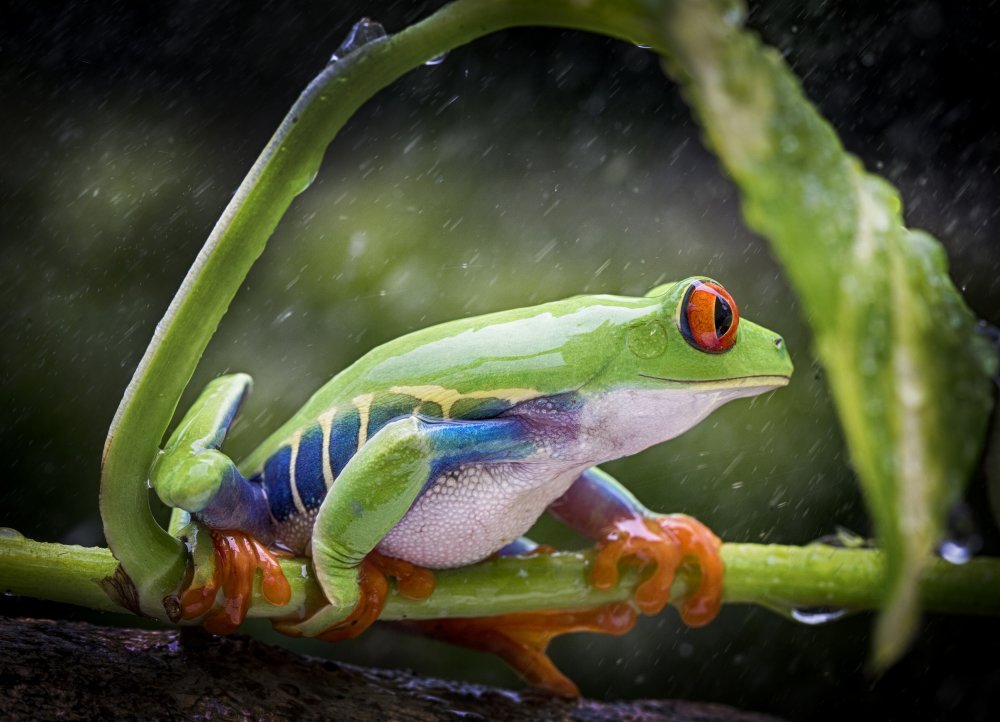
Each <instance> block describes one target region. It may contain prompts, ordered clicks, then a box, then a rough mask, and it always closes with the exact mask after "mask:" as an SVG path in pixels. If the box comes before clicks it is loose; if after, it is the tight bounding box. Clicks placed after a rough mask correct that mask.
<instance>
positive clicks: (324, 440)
mask: <svg viewBox="0 0 1000 722" xmlns="http://www.w3.org/2000/svg"><path fill="white" fill-rule="evenodd" d="M496 393H497V395H496V396H492V395H486V394H483V393H481V392H480V393H477V394H474V395H467V396H466V395H462V394H459V393H458V392H456V391H454V390H451V389H445V388H442V387H429V386H425V387H419V388H406V387H402V388H393V389H390V391H389V392H387V393H381V394H377V395H376V394H362V395H360V396H357V397H355V398H354V399H352V400H351V401H349V402H347V403H345V404H342V405H341V406H338V407H335V408H333V409H330V410H328V411H326V412H324V413H323V414H321V415H320V416H319V418H318V419H317V420H316V422H315V423H314V424H313V425H311V426H308V427H306V428H305V429H304V430H302V431H300V432H298V433H296V434H294V435H293V436H292V437H290V438H289V439H287V440H286V441H285V442H284V443H283V444H281V445H280V446H279V447H278V448H277V449H276V450H275V452H274V453H273V454H271V455H270V456H269V457H268V458H267V459H266V460H265V461H264V464H263V467H262V468H261V469H260V470H259V471H258V472H257V473H256V474H254V475H253V476H251V477H250V482H251V483H254V484H260V485H262V486H263V488H264V490H265V492H266V495H267V503H268V507H269V509H270V514H271V517H272V519H273V520H274V523H275V526H276V529H277V536H278V541H279V542H280V543H282V544H284V545H285V546H288V547H289V548H291V549H294V550H296V551H298V550H301V549H302V548H304V545H305V544H307V543H308V539H307V537H305V536H303V534H302V533H301V532H302V531H303V530H304V529H306V528H307V527H308V526H309V525H308V524H306V523H304V522H306V521H308V522H310V523H311V521H312V519H313V518H314V517H315V514H316V512H317V511H318V509H319V507H320V506H321V505H322V503H323V499H324V498H326V494H327V492H328V491H329V489H330V487H331V486H332V485H333V483H334V482H335V481H336V479H337V477H339V476H340V474H341V472H342V471H343V470H344V467H345V466H347V462H348V461H350V460H351V458H352V457H353V456H354V454H355V453H357V450H358V449H359V448H360V447H361V446H363V445H364V444H365V442H367V441H368V440H369V439H371V438H372V437H373V436H374V435H375V434H377V433H378V431H379V430H380V429H381V428H382V427H384V426H385V425H386V424H388V423H390V422H391V421H394V420H396V419H400V418H404V417H406V416H411V415H417V416H420V417H423V418H427V419H441V420H459V419H460V420H480V419H488V418H493V417H496V416H498V415H500V414H501V413H503V412H504V411H506V410H509V409H510V408H511V407H513V406H514V405H515V404H516V403H518V402H519V401H522V400H525V399H528V398H532V397H534V396H536V394H535V393H533V392H532V391H531V390H530V389H504V390H501V391H498V392H496ZM481 441H482V440H480V439H470V444H469V446H470V448H478V447H479V446H480V442H481ZM455 461H456V457H455V456H454V454H451V455H450V461H449V462H447V463H455ZM440 463H446V462H444V460H442V461H441V462H440Z"/></svg>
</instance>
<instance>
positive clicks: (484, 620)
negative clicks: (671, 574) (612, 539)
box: [395, 602, 636, 697]
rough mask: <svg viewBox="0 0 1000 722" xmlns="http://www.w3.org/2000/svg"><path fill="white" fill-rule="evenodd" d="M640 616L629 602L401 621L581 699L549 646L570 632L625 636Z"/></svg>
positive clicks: (530, 680) (531, 681)
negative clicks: (496, 659)
mask: <svg viewBox="0 0 1000 722" xmlns="http://www.w3.org/2000/svg"><path fill="white" fill-rule="evenodd" d="M635 620H636V612H635V610H634V609H633V608H632V606H631V605H629V604H628V603H625V602H621V603H615V604H605V605H603V606H600V607H594V608H591V609H554V610H547V611H539V612H517V613H514V614H502V615H499V616H495V617H469V618H464V619H462V618H459V619H428V620H421V621H410V622H398V623H397V624H396V625H395V626H398V627H400V628H402V629H405V630H407V631H411V632H416V633H418V634H422V635H424V636H427V637H432V638H434V639H439V640H441V641H443V642H450V643H451V644H458V645H461V646H463V647H469V648H470V649H475V650H477V651H480V652H490V653H492V654H495V655H497V656H498V657H500V658H501V659H502V660H503V661H504V662H506V663H507V664H508V665H509V666H510V667H511V668H512V669H513V670H514V671H515V672H517V673H518V674H519V675H520V676H521V677H522V678H524V680H525V681H526V682H527V683H528V684H530V685H531V686H533V687H537V688H539V689H542V690H545V691H547V692H550V693H552V694H555V695H558V696H560V697H578V696H579V695H580V691H579V690H578V689H577V687H576V685H575V684H573V682H572V681H571V680H570V679H569V678H568V677H567V676H566V675H564V674H563V673H562V672H560V671H559V669H558V668H557V667H556V666H555V664H553V663H552V660H551V659H549V656H548V655H547V654H546V651H545V650H546V649H547V648H548V645H549V642H550V641H551V640H552V639H553V638H554V637H557V636H559V635H561V634H567V633H569V632H597V633H601V634H613V635H622V634H627V633H628V632H629V631H630V630H631V629H632V627H634V626H635Z"/></svg>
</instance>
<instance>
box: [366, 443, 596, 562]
mask: <svg viewBox="0 0 1000 722" xmlns="http://www.w3.org/2000/svg"><path fill="white" fill-rule="evenodd" d="M586 466H587V465H584V466H580V465H579V464H568V463H567V462H555V461H549V462H513V463H506V462H505V463H492V464H473V465H469V466H463V467H459V468H457V469H455V470H453V471H450V472H447V473H445V474H442V475H441V476H439V477H438V478H437V479H435V480H434V481H433V482H432V483H431V484H430V485H429V486H428V488H427V489H426V491H424V493H423V494H421V496H420V498H419V499H417V501H416V502H415V503H414V504H413V506H412V507H411V508H410V510H409V511H408V512H407V513H406V515H405V516H404V517H403V518H402V519H401V520H400V521H399V523H398V524H396V526H395V527H393V528H392V531H390V532H389V533H388V534H387V535H386V537H385V538H384V539H383V540H382V541H381V542H380V543H379V545H378V551H380V552H381V553H383V554H386V555H388V556H391V557H396V558H398V559H405V560H406V561H408V562H412V563H413V564H418V565H420V566H424V567H430V568H432V569H444V568H447V567H460V566H464V565H466V564H472V563H474V562H478V561H480V560H482V559H485V558H486V557H488V556H490V555H491V554H493V553H495V552H497V551H499V550H500V549H502V548H503V547H505V546H506V545H507V544H509V543H510V542H512V541H514V540H515V539H517V538H518V537H519V536H521V535H523V534H524V533H525V532H527V531H528V529H529V528H531V525H532V524H534V523H535V520H536V519H538V517H539V516H541V515H542V512H544V511H545V509H546V508H548V506H549V505H550V504H551V503H552V502H553V501H555V500H556V499H558V498H559V497H560V496H562V495H563V494H564V493H565V492H566V490H567V489H569V487H570V485H571V484H572V483H573V481H574V480H575V479H576V478H577V476H579V474H580V472H581V471H583V469H584V468H586Z"/></svg>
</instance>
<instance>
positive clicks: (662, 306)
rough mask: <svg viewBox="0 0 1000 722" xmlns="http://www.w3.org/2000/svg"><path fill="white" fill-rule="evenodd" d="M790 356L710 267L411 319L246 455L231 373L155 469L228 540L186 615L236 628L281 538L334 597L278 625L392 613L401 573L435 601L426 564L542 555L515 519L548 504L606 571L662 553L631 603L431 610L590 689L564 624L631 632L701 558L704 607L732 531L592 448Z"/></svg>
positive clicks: (626, 436)
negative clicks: (236, 438) (652, 492)
mask: <svg viewBox="0 0 1000 722" xmlns="http://www.w3.org/2000/svg"><path fill="white" fill-rule="evenodd" d="M791 373H792V363H791V361H790V359H789V355H788V351H787V349H786V348H785V345H784V341H783V340H782V338H781V337H780V336H778V335H777V334H775V333H773V332H771V331H768V330H767V329H765V328H762V327H760V326H757V325H755V324H753V323H750V322H749V321H746V320H741V319H740V317H739V312H738V310H737V306H736V303H735V301H734V300H733V298H732V297H731V296H730V295H729V293H728V292H727V291H726V290H725V289H723V287H722V286H721V285H719V284H718V283H716V282H715V281H712V280H710V279H707V278H689V279H687V280H684V281H679V282H676V283H668V284H664V285H661V286H658V287H657V288H655V289H653V290H652V291H650V292H649V293H648V294H647V295H646V296H644V297H641V298H632V297H622V296H609V295H600V296H577V297H574V298H569V299H566V300H563V301H556V302H552V303H545V304H542V305H538V306H532V307H529V308H520V309H516V310H511V311H502V312H499V313H491V314H488V315H485V316H479V317H476V318H466V319H462V320H458V321H452V322H449V323H444V324H441V325H438V326H434V327H432V328H428V329H424V330H422V331H417V332H415V333H411V334H409V335H406V336H403V337H401V338H399V339H396V340H394V341H392V342H389V343H387V344H385V345H383V346H380V347H378V348H376V349H374V350H372V351H370V352H369V353H368V354H366V355H365V356H363V357H362V358H361V359H360V360H359V361H357V362H356V363H354V364H353V365H352V366H350V367H348V368H347V369H345V370H344V371H342V372H341V373H339V374H337V375H336V376H335V377H334V378H333V379H332V380H330V381H329V382H328V383H327V384H326V385H325V386H323V387H322V388H321V389H320V390H319V391H317V392H316V394H315V395H313V397H312V398H311V399H310V400H309V401H308V402H307V403H306V404H305V406H304V407H303V408H302V409H301V410H300V411H299V412H298V413H296V414H295V415H294V416H293V417H292V418H291V419H289V420H288V421H287V422H286V423H285V424H284V425H282V426H281V427H280V428H279V429H278V430H277V431H275V432H274V433H273V434H271V436H270V437H268V438H267V439H266V440H265V441H264V442H263V444H261V445H260V447H259V448H258V449H257V450H256V451H254V452H253V453H251V454H250V455H249V456H248V457H247V458H246V459H245V460H243V462H242V463H240V464H234V463H233V462H232V461H231V460H230V459H229V458H228V457H227V456H226V455H225V454H223V453H222V452H221V451H220V450H219V447H220V445H221V444H222V441H223V439H224V437H225V434H226V431H227V430H228V428H229V426H230V424H231V423H232V421H233V418H234V416H235V415H236V412H237V410H238V408H239V405H240V403H241V401H242V399H243V398H244V396H245V395H246V394H247V392H248V390H249V387H250V378H249V377H248V376H246V375H245V374H235V375H230V376H225V377H222V378H219V379H216V380H215V381H213V382H212V383H211V384H209V386H208V387H207V388H206V390H205V391H204V393H203V394H202V396H201V397H200V398H199V399H198V401H197V402H196V403H195V405H194V406H193V407H192V409H191V410H190V411H189V412H188V413H187V415H186V416H185V417H184V419H183V420H182V421H181V423H180V424H179V425H178V427H177V429H176V430H175V431H174V433H173V435H172V436H171V438H170V439H169V441H168V443H167V445H166V448H165V449H164V450H163V451H162V452H161V454H160V455H159V457H158V458H157V460H156V462H155V463H154V464H153V468H152V470H151V475H150V476H151V484H152V486H153V488H154V489H155V490H156V492H157V493H158V494H159V496H160V498H161V499H162V500H163V501H164V502H165V503H166V504H168V505H169V506H172V507H174V508H175V509H179V510H183V512H186V513H187V514H189V515H190V516H191V517H193V519H194V521H195V522H196V523H198V524H200V525H202V526H203V527H207V529H208V531H209V532H210V536H211V538H212V540H213V548H214V551H213V553H214V554H215V565H214V569H215V572H214V577H211V578H210V579H207V580H205V579H202V580H201V581H200V582H196V583H192V585H191V587H190V588H188V589H187V590H186V591H185V592H184V593H183V594H182V595H181V597H180V600H181V607H182V611H183V617H184V618H186V619H198V618H200V617H204V619H203V621H204V625H205V627H206V628H207V629H209V630H210V631H215V632H229V631H232V630H233V629H235V628H236V627H237V626H238V625H239V624H240V623H241V622H242V621H243V617H244V616H245V614H246V610H247V605H248V604H249V599H250V593H251V589H252V585H253V582H254V578H255V575H256V574H257V572H258V570H260V571H261V572H262V574H263V588H264V593H265V595H266V596H267V597H268V598H269V599H271V600H272V601H274V602H276V603H278V604H281V603H283V602H287V599H288V586H287V581H286V580H285V579H284V577H283V576H282V574H281V570H280V567H279V566H278V564H277V561H276V559H275V558H274V554H276V553H280V552H281V551H284V552H286V553H293V554H304V555H307V556H309V557H311V559H312V564H313V567H314V570H315V575H316V578H317V579H318V581H319V584H320V586H321V587H322V589H323V592H324V593H325V595H326V598H327V600H328V601H330V602H334V603H333V604H329V605H326V606H323V607H321V608H319V609H314V610H309V611H308V613H301V614H300V615H298V616H292V617H291V618H290V619H286V620H284V621H282V622H280V623H279V624H278V625H276V626H278V627H279V628H280V629H281V630H282V631H285V632H287V633H290V634H298V635H308V636H318V637H321V638H324V639H341V638H345V637H353V636H356V635H357V634H360V633H361V631H363V630H364V629H365V628H366V627H367V626H368V625H370V624H371V623H372V622H373V621H374V620H375V619H377V618H378V616H379V613H380V611H381V609H382V605H383V603H384V599H385V596H386V594H387V589H388V584H387V581H386V577H387V576H390V577H395V578H396V580H397V585H398V587H399V590H400V592H401V593H403V594H408V595H410V596H413V597H426V596H428V595H429V594H431V593H432V591H433V573H432V572H431V571H430V570H434V569H445V568H449V567H458V566H463V565H468V564H474V563H476V562H478V561H480V560H482V559H485V558H487V557H489V556H491V555H494V554H500V555H511V554H524V553H531V552H532V550H533V548H534V547H535V545H534V544H533V542H531V541H530V540H528V539H527V538H525V537H524V536H522V535H523V534H525V533H526V532H527V531H528V529H529V528H530V527H531V526H532V524H534V522H535V521H536V520H537V519H538V517H539V516H540V515H541V514H542V513H543V512H544V511H546V510H548V511H549V512H551V513H552V514H553V515H554V516H555V517H556V518H558V519H559V520H561V521H563V522H565V523H566V524H568V525H570V526H571V527H573V528H574V529H577V530H578V531H580V532H582V533H583V534H585V535H586V536H588V537H590V538H593V539H594V540H596V542H597V555H596V561H595V562H594V564H593V566H592V569H591V577H590V581H591V583H592V584H594V585H596V586H598V587H601V588H609V587H611V586H613V585H614V584H615V583H617V579H618V571H617V565H618V562H619V560H622V559H625V558H632V559H637V560H639V561H640V562H641V563H643V564H645V565H648V566H649V567H650V568H651V569H652V572H651V573H650V574H649V576H648V578H646V579H645V581H644V582H642V583H641V584H640V585H639V587H638V588H637V589H636V592H635V595H634V599H633V601H632V603H631V604H621V605H613V606H612V608H602V609H599V610H596V611H593V612H586V611H581V610H566V611H560V612H539V613H525V614H509V615H504V616H501V617H492V618H482V619H453V620H434V621H433V622H431V623H424V624H425V625H426V626H425V631H426V632H427V633H430V634H433V635H436V636H438V637H441V638H444V639H448V640H451V641H455V642H459V643H463V644H466V645H468V646H472V647H474V648H478V649H485V650H489V651H492V652H495V653H497V654H499V655H500V656H502V657H503V658H504V659H505V660H506V661H507V662H508V663H509V664H511V665H512V666H513V667H514V668H515V670H517V671H518V672H520V673H521V674H522V676H524V677H525V678H526V679H527V680H528V681H529V682H530V683H532V684H534V685H537V686H540V687H543V688H546V689H548V690H550V691H553V692H555V693H558V694H563V695H569V696H571V695H575V694H576V688H575V686H574V685H573V683H572V682H571V681H569V680H568V679H567V678H566V677H564V676H563V675H562V674H561V673H560V672H559V671H558V670H557V669H556V668H555V666H554V665H553V664H552V663H551V662H550V661H549V659H548V657H547V656H546V654H545V646H546V644H547V642H548V640H549V639H550V638H551V637H552V636H554V635H555V634H559V633H562V632H565V631H570V630H580V629H588V630H592V631H606V632H609V633H620V632H621V631H622V630H623V629H627V628H628V627H629V626H630V625H631V624H632V623H633V622H634V620H635V614H636V610H638V611H640V612H644V613H650V614H653V613H656V612H659V611H660V610H661V609H662V608H663V607H664V606H665V605H666V603H667V601H668V598H669V594H670V586H671V583H672V580H673V576H674V573H675V571H676V569H677V567H678V566H679V565H680V564H681V562H682V561H687V562H695V563H697V565H698V566H699V571H700V582H699V585H698V587H697V589H696V590H695V591H694V592H693V593H691V594H690V595H689V596H688V597H687V598H685V599H683V600H682V601H681V603H680V605H679V606H680V612H681V616H682V618H683V620H684V621H685V622H686V623H687V624H689V625H701V624H705V623H707V622H708V621H710V620H711V619H712V618H713V617H714V616H715V614H716V613H717V611H718V609H719V605H720V597H721V589H722V573H723V569H722V562H721V560H720V557H719V553H718V549H719V546H720V542H719V540H718V539H717V538H716V537H715V535H714V534H712V532H711V531H709V530H708V528H706V527H705V526H703V525H702V524H701V523H700V522H698V521H696V520H694V519H692V518H690V517H687V516H683V515H661V514H657V513H654V512H652V511H650V510H649V509H647V508H645V507H644V506H643V505H642V504H641V503H639V501H638V500H637V499H636V498H635V497H634V496H633V495H632V494H631V493H629V492H628V491H627V490H626V489H625V488H624V487H623V486H621V485H620V484H619V483H618V482H617V481H615V480H614V479H613V478H611V477H610V476H609V475H608V474H606V473H604V472H603V471H601V470H600V469H598V468H597V466H596V465H597V464H600V463H602V462H606V461H610V460H612V459H617V458H620V457H624V456H628V455H631V454H635V453H637V452H639V451H642V450H643V449H645V448H647V447H649V446H652V445H653V444H658V443H660V442H662V441H666V440H668V439H671V438H673V437H675V436H677V435H678V434H681V433H682V432H684V431H686V430H687V429H689V428H691V427H692V426H693V425H695V424H696V423H698V422H699V421H701V420H702V419H704V418H705V417H706V416H707V415H708V414H709V413H710V412H711V411H712V410H713V409H716V408H718V407H719V406H721V405H722V404H724V403H726V402H727V401H731V400H733V399H737V398H741V397H747V396H754V395H757V394H761V393H764V392H767V391H770V390H772V389H775V388H777V387H780V386H784V385H786V384H787V383H788V382H789V379H790V376H791ZM217 597H218V599H217Z"/></svg>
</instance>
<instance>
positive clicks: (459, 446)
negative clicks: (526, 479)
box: [312, 417, 533, 615]
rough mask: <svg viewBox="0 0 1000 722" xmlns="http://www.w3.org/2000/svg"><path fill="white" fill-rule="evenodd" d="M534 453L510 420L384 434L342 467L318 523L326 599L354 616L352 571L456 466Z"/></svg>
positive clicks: (412, 426)
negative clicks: (433, 484) (431, 484)
mask: <svg viewBox="0 0 1000 722" xmlns="http://www.w3.org/2000/svg"><path fill="white" fill-rule="evenodd" d="M532 448H533V447H532V444H531V442H530V441H529V437H528V434H527V433H526V430H525V428H524V425H523V424H522V422H520V421H518V420H517V419H513V418H505V419H487V420H482V421H455V422H452V421H448V422H444V421H428V420H426V419H422V418H419V417H408V418H405V419H400V420H398V421H394V422H392V423H390V424H387V425H386V426H384V427H383V428H382V429H381V430H380V431H379V432H378V433H377V434H375V436H373V437H372V438H371V439H370V440H369V441H368V442H367V443H366V444H365V445H364V446H362V447H361V449H359V450H358V452H357V453H356V454H355V455H354V457H353V458H352V459H351V461H350V462H348V464H347V466H345V467H344V470H343V471H342V472H341V474H340V476H339V477H337V481H336V482H335V483H334V485H333V487H332V488H331V489H330V492H329V493H328V494H327V496H326V499H324V500H323V504H322V506H321V507H320V510H319V513H318V514H317V516H316V522H315V524H314V526H313V535H312V557H313V565H314V567H315V569H316V576H317V579H318V580H319V583H320V585H321V586H322V587H323V591H324V592H325V593H326V596H327V598H328V599H329V600H330V601H332V602H336V606H337V607H339V611H341V612H342V613H343V614H345V615H346V613H348V612H350V610H351V609H353V607H354V606H355V605H356V603H357V599H358V590H357V579H356V567H357V566H358V565H359V564H360V563H361V561H362V560H363V559H364V558H365V556H367V555H368V554H369V553H370V552H371V551H372V550H373V549H374V548H375V546H376V545H377V544H378V543H379V542H380V541H381V540H382V538H383V537H385V535H386V534H388V533H389V530H390V529H392V528H393V526H395V525H396V523H397V522H398V521H399V520H400V519H402V518H403V516H404V515H405V514H406V512H407V511H408V510H409V509H410V507H411V506H412V505H413V502H414V501H415V500H416V498H417V497H418V496H419V495H420V492H421V491H422V490H423V489H424V487H425V486H426V484H427V483H428V482H429V481H430V480H431V479H432V478H434V477H436V476H437V475H438V474H440V473H441V472H442V471H443V470H445V469H447V468H449V467H451V466H454V465H458V464H468V463H474V462H480V461H506V460H511V459H518V458H523V457H524V456H527V455H528V454H529V453H530V452H531V450H532Z"/></svg>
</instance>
